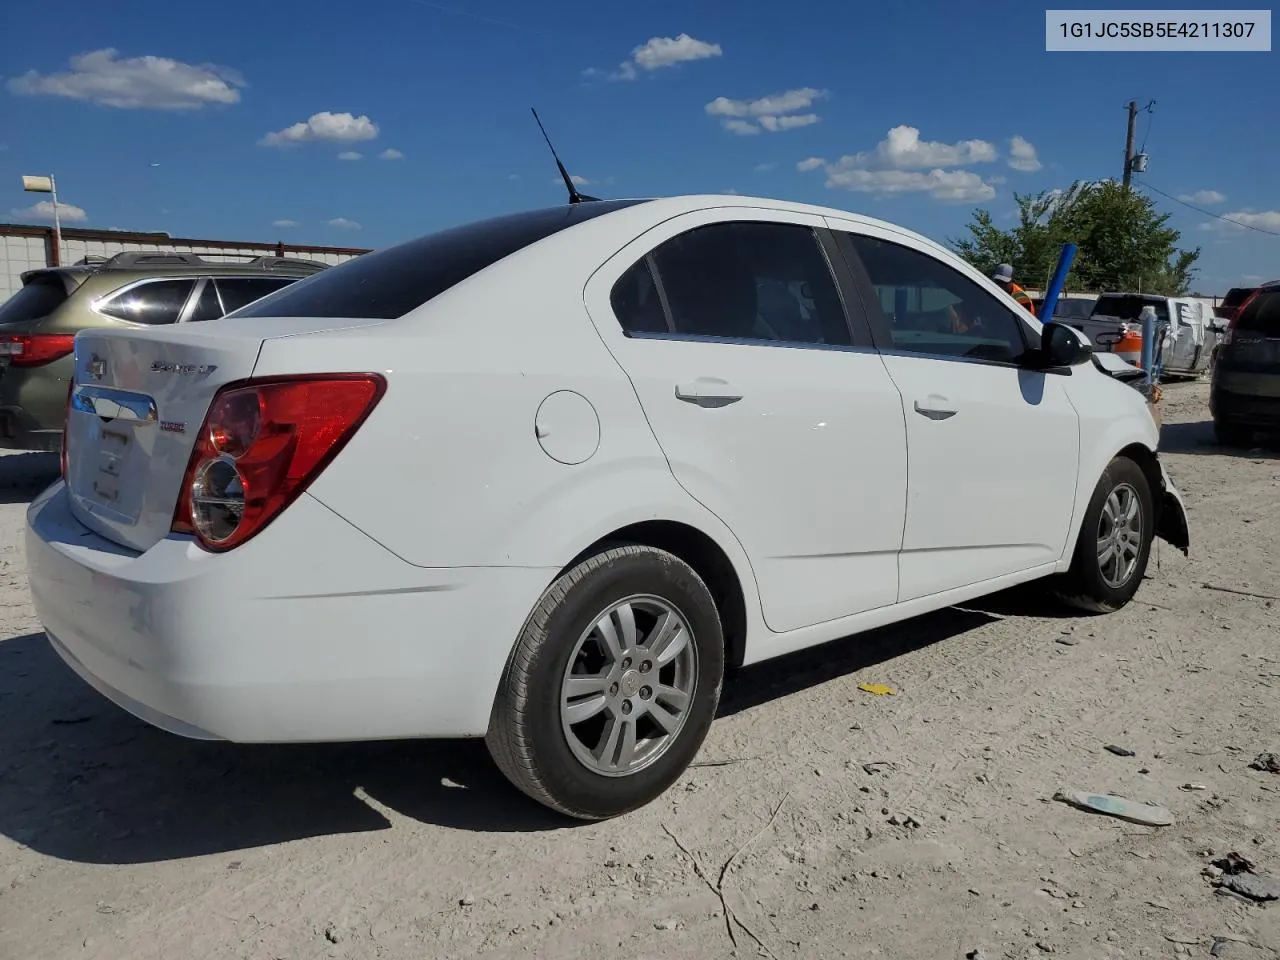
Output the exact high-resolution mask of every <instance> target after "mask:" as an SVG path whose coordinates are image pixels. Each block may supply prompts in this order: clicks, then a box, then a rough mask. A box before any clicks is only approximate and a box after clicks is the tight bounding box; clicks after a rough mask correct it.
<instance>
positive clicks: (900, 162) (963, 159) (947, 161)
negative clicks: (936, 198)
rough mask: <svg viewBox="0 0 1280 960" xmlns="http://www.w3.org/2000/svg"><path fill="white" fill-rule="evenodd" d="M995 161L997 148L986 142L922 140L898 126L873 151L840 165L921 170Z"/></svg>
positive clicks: (915, 131)
mask: <svg viewBox="0 0 1280 960" xmlns="http://www.w3.org/2000/svg"><path fill="white" fill-rule="evenodd" d="M995 158H996V148H995V147H994V146H993V145H992V144H990V143H988V142H987V141H985V140H960V141H958V142H957V143H942V142H941V141H939V140H921V139H920V131H919V130H918V129H916V128H915V127H910V126H907V125H906V124H901V125H900V126H896V127H894V128H893V129H892V130H890V131H889V133H888V134H887V135H886V136H885V138H884V139H883V140H881V141H880V142H879V143H877V144H876V147H875V149H874V150H872V151H870V152H864V153H858V154H854V155H852V156H846V157H841V158H840V163H841V164H842V165H844V166H851V167H852V166H856V167H867V168H885V167H894V168H898V169H902V170H909V169H917V170H923V169H925V168H929V167H953V166H965V165H967V164H970V163H989V162H990V161H992V160H994V159H995Z"/></svg>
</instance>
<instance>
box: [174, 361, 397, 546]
mask: <svg viewBox="0 0 1280 960" xmlns="http://www.w3.org/2000/svg"><path fill="white" fill-rule="evenodd" d="M386 387H387V384H386V381H385V380H384V379H383V378H382V377H381V376H379V375H378V374H376V373H359V374H322V375H317V376H304V377H280V378H271V379H265V380H249V381H245V382H243V383H241V384H239V385H230V386H226V387H223V388H222V389H221V390H219V391H218V393H217V395H216V396H215V397H214V398H213V403H212V405H211V406H210V408H209V414H208V416H206V417H205V421H204V424H203V425H202V426H201V428H200V434H199V436H198V437H197V439H196V446H195V450H193V451H192V453H191V460H190V462H189V463H188V464H187V472H186V476H185V477H183V480H182V489H181V492H180V494H179V497H178V506H177V509H176V510H175V511H174V516H173V532H174V533H190V534H194V535H195V537H196V539H197V540H198V541H199V542H200V544H201V545H202V546H203V547H205V548H206V549H208V550H213V551H223V550H230V549H231V548H232V547H236V546H239V545H240V544H242V543H244V542H245V541H246V540H248V539H249V538H250V537H252V536H253V535H254V534H256V533H258V532H259V531H260V530H262V528H263V527H265V526H266V525H267V524H268V523H270V522H271V520H272V519H273V518H275V517H276V516H277V515H278V514H279V513H280V511H282V510H283V509H284V508H285V507H287V506H288V505H289V504H290V503H292V502H293V501H294V499H296V498H297V497H298V495H299V494H301V493H302V491H303V490H305V489H306V488H307V486H308V484H310V483H311V481H312V480H314V479H315V478H316V477H317V476H318V475H319V473H320V471H321V470H323V469H324V468H325V467H326V466H327V465H328V464H329V462H330V461H331V460H332V459H333V458H334V457H335V456H337V454H338V451H339V450H341V449H342V447H343V446H344V445H345V444H346V443H347V441H348V440H350V439H351V436H352V435H353V434H354V433H355V432H356V429H357V428H358V427H359V426H360V424H362V423H363V422H364V420H365V418H366V417H368V416H369V414H370V413H371V412H372V411H373V408H374V407H375V406H376V405H377V403H378V401H379V400H380V399H382V394H383V393H384V392H385V391H386Z"/></svg>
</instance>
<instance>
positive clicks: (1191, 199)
mask: <svg viewBox="0 0 1280 960" xmlns="http://www.w3.org/2000/svg"><path fill="white" fill-rule="evenodd" d="M1178 199H1179V200H1181V201H1182V202H1183V203H1199V204H1210V203H1222V201H1223V200H1225V199H1227V197H1226V194H1222V193H1219V192H1218V191H1217V190H1197V191H1196V192H1195V193H1180V194H1178Z"/></svg>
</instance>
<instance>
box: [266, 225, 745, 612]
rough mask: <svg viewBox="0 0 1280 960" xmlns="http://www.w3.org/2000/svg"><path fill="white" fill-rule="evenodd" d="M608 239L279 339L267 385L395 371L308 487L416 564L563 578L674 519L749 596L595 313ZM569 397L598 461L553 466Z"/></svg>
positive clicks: (737, 556)
mask: <svg viewBox="0 0 1280 960" xmlns="http://www.w3.org/2000/svg"><path fill="white" fill-rule="evenodd" d="M587 226H591V224H587V225H584V227H582V228H575V231H570V232H568V234H566V235H565V237H564V239H571V234H572V233H574V232H577V231H578V230H582V231H583V233H589V231H587V230H586V229H585V227H587ZM597 233H598V234H600V235H601V236H600V238H599V239H598V240H596V241H595V242H593V243H588V244H586V251H587V252H586V254H584V253H583V245H582V244H580V243H577V244H575V243H564V242H555V243H553V242H548V241H543V242H542V243H541V244H535V245H534V247H531V248H529V249H528V250H526V251H524V252H522V253H520V254H517V255H515V256H513V257H510V258H508V259H507V260H506V261H502V262H500V263H499V264H496V265H495V266H493V267H490V268H489V269H487V270H485V271H482V273H480V274H477V275H476V276H474V277H472V278H470V279H468V280H466V281H464V282H463V283H461V284H459V285H458V286H456V287H454V288H452V289H450V290H448V291H446V292H445V293H443V294H441V295H440V296H438V297H437V298H436V299H435V300H432V301H431V302H430V303H428V304H427V305H425V306H424V307H421V308H419V309H418V310H416V311H414V312H412V313H410V314H409V315H407V316H405V317H403V318H401V319H399V320H396V321H391V322H389V323H386V324H383V325H381V326H379V327H376V328H373V329H369V330H365V331H363V332H360V333H358V334H353V333H351V332H343V331H336V332H334V333H331V334H319V335H314V336H307V337H297V338H283V339H278V340H268V341H267V342H266V343H265V344H264V345H263V350H262V354H261V356H260V359H259V363H258V366H257V368H256V369H255V371H254V373H255V376H264V375H269V374H281V373H294V372H307V371H314V370H320V371H323V370H334V371H336V370H371V371H378V372H381V373H383V374H384V376H386V378H387V384H388V386H387V393H386V395H385V397H384V398H383V400H382V402H381V403H380V404H379V406H378V408H377V409H376V410H375V411H374V413H373V415H372V416H371V417H370V418H369V419H368V420H367V421H366V422H365V424H364V425H363V426H362V427H361V428H360V430H359V431H358V433H357V434H356V435H355V437H354V438H353V439H352V440H351V442H350V443H349V444H348V445H347V446H346V447H345V448H344V449H343V451H342V452H341V454H340V455H339V456H338V457H337V458H336V459H335V460H334V462H333V463H332V464H331V465H330V466H329V467H328V468H327V469H326V470H325V472H324V473H323V474H322V475H321V476H320V477H319V478H318V479H317V480H316V482H315V483H314V484H313V486H312V487H311V491H310V492H311V493H312V495H313V496H315V497H316V498H317V499H319V500H320V501H321V502H323V503H324V504H326V505H327V506H328V507H330V508H331V509H332V510H334V511H335V512H337V513H338V514H340V515H341V516H343V517H344V518H346V519H347V520H348V521H349V522H351V523H352V524H354V525H355V526H357V527H358V528H360V529H361V530H362V531H364V532H365V533H366V534H368V535H369V536H371V537H373V538H374V539H376V540H378V541H379V542H380V543H382V544H383V545H384V546H386V547H387V548H388V549H389V550H391V551H392V552H393V553H395V554H397V555H398V556H400V557H401V558H403V559H404V560H406V561H408V562H409V563H412V564H415V565H418V566H424V567H458V566H528V567H545V568H548V570H549V571H552V573H554V571H555V570H558V569H559V568H560V567H562V566H563V565H564V564H566V563H567V562H568V561H569V560H570V559H572V558H573V557H574V556H576V555H577V554H578V553H579V552H581V551H582V550H583V549H585V548H586V547H587V546H589V545H590V544H591V543H593V542H594V541H595V540H597V539H599V538H600V537H603V536H605V535H607V534H609V533H611V532H613V531H614V530H616V529H618V528H620V527H623V526H626V525H629V524H632V523H636V522H641V521H644V520H653V519H663V520H674V521H677V522H684V523H687V524H689V525H691V526H694V527H696V528H698V529H700V530H702V531H703V532H704V533H706V534H707V535H709V536H711V537H712V539H714V540H715V541H716V542H717V543H719V544H720V546H721V548H722V549H723V550H724V551H725V553H726V554H727V555H728V556H729V557H730V559H731V560H732V561H733V562H734V564H735V567H737V568H738V570H739V575H740V577H741V578H742V579H743V587H744V590H746V591H747V592H748V594H749V595H750V594H751V592H752V590H753V584H752V583H751V582H750V573H749V567H748V565H747V563H746V560H745V556H744V555H743V553H742V551H741V547H740V546H739V545H738V544H737V541H736V540H735V539H734V538H733V536H732V534H731V533H730V532H729V531H728V530H727V529H726V528H725V527H724V526H723V525H722V524H721V523H720V522H719V521H718V520H716V519H715V518H714V517H713V516H712V515H711V514H709V513H708V512H707V511H706V510H705V509H704V508H702V507H701V506H700V505H699V504H697V503H696V502H695V501H693V500H692V499H691V498H690V497H689V496H688V495H687V494H686V493H684V491H683V490H682V489H681V488H680V487H679V485H678V484H676V482H675V479H674V477H673V476H672V474H671V471H670V468H669V467H668V465H667V462H666V460H665V458H664V456H663V454H662V451H661V449H660V448H659V446H658V444H657V441H656V440H655V439H654V437H653V434H652V431H651V430H650V428H649V425H648V422H647V420H646V419H645V417H644V414H643V411H642V409H641V407H640V404H639V401H638V400H637V398H636V396H635V393H634V391H633V389H632V387H631V384H630V382H629V381H628V379H627V378H626V376H625V375H624V374H623V372H622V370H621V368H620V367H619V366H618V365H617V363H616V361H615V360H614V359H613V357H612V355H611V354H610V353H609V352H608V351H607V350H606V349H605V347H604V344H603V343H602V342H601V340H600V338H599V335H598V334H597V333H596V331H595V328H594V326H593V325H592V323H591V321H590V318H589V317H588V316H587V313H586V308H585V305H584V303H583V294H582V290H583V285H584V283H585V280H586V277H587V276H588V275H589V274H590V272H591V270H592V269H594V267H595V266H597V265H598V263H599V262H600V261H602V260H604V259H607V257H608V256H609V255H610V254H611V253H613V252H614V251H615V250H616V249H617V247H613V248H612V249H609V247H610V244H611V243H612V241H611V240H610V239H609V238H608V237H609V235H608V233H607V232H606V231H597ZM553 239H555V238H553ZM618 246H621V244H618ZM539 247H542V248H543V249H541V250H539V249H538V248H539ZM557 391H573V392H574V393H577V394H579V395H580V396H581V397H583V398H585V399H586V400H587V401H588V402H589V403H590V405H591V407H592V409H593V410H594V412H595V417H596V419H597V421H598V423H599V441H598V446H597V448H596V450H595V452H594V453H593V454H592V455H591V456H590V457H589V458H588V459H587V460H585V462H582V463H578V464H576V465H568V464H564V463H560V462H557V461H556V460H553V459H552V458H551V457H550V456H548V454H547V453H545V452H544V451H543V448H542V446H541V445H540V441H539V438H538V436H537V435H536V433H535V416H536V414H537V412H538V409H539V406H540V405H541V404H542V402H543V400H544V399H545V398H546V397H548V396H549V395H550V394H552V393H555V392H557ZM548 579H550V575H549V578H548Z"/></svg>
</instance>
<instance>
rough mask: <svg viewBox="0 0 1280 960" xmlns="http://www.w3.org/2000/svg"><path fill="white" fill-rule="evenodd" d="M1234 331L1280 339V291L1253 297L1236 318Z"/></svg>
mask: <svg viewBox="0 0 1280 960" xmlns="http://www.w3.org/2000/svg"><path fill="white" fill-rule="evenodd" d="M1236 329H1237V330H1248V331H1249V332H1251V333H1262V334H1266V335H1268V336H1275V337H1280V290H1276V291H1274V292H1263V293H1260V294H1258V295H1257V296H1256V297H1254V298H1253V302H1252V303H1250V304H1249V305H1248V306H1247V307H1245V308H1244V310H1242V311H1241V312H1240V316H1239V317H1237V318H1236Z"/></svg>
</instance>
